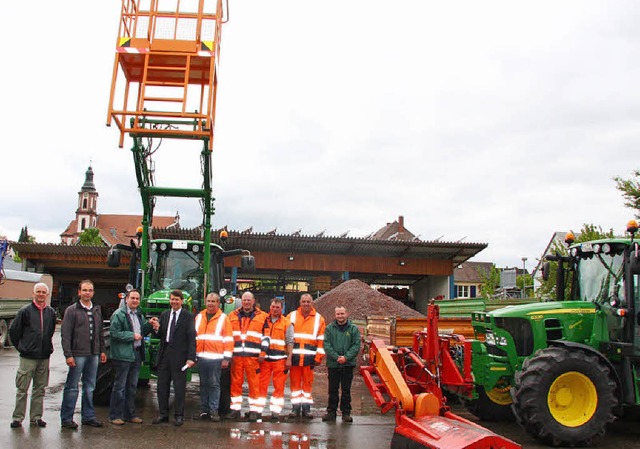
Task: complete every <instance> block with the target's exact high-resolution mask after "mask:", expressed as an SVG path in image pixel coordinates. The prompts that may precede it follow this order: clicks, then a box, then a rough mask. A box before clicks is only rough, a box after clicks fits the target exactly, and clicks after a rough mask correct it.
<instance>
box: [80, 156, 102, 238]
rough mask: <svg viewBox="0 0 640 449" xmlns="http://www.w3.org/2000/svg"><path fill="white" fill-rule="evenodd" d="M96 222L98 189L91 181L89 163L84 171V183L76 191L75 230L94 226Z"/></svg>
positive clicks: (91, 170) (91, 173)
mask: <svg viewBox="0 0 640 449" xmlns="http://www.w3.org/2000/svg"><path fill="white" fill-rule="evenodd" d="M97 222H98V191H97V190H96V186H95V184H94V183H93V168H91V165H89V168H88V169H87V171H86V173H85V179H84V184H83V185H82V188H81V189H80V191H79V192H78V209H77V210H76V224H77V229H76V230H75V231H76V232H82V231H84V230H85V229H87V228H95V227H96V223H97Z"/></svg>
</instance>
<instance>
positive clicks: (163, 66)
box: [107, 0, 226, 149]
mask: <svg viewBox="0 0 640 449" xmlns="http://www.w3.org/2000/svg"><path fill="white" fill-rule="evenodd" d="M225 13H226V8H223V0H122V9H121V13H120V26H119V30H118V39H117V41H116V54H115V61H114V67H113V77H112V82H111V93H110V97H109V111H108V116H107V126H110V125H111V123H113V122H115V124H116V125H117V126H118V129H119V130H120V140H119V146H120V147H122V146H123V144H124V136H125V134H128V133H132V134H134V135H138V136H149V137H154V136H158V137H182V138H194V139H203V138H208V141H209V149H211V148H212V146H213V130H214V125H215V102H216V88H217V63H218V58H219V56H220V36H221V28H222V23H223V15H225Z"/></svg>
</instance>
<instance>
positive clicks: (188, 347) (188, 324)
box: [156, 309, 196, 364]
mask: <svg viewBox="0 0 640 449" xmlns="http://www.w3.org/2000/svg"><path fill="white" fill-rule="evenodd" d="M170 318H171V309H169V310H165V311H164V312H162V314H161V315H160V328H159V329H158V332H157V333H156V335H157V336H158V338H159V339H160V350H159V352H158V363H159V362H160V360H162V358H163V357H164V355H165V354H166V350H167V347H169V346H171V348H172V349H174V350H176V353H177V354H179V356H178V359H179V360H178V363H180V364H184V363H185V362H186V361H187V360H191V361H194V362H195V361H196V326H195V318H194V317H193V315H192V314H191V313H189V312H188V311H187V310H186V309H182V311H181V312H180V316H179V317H178V322H177V323H176V330H175V332H176V333H175V335H174V336H173V338H172V339H171V340H172V342H171V343H167V342H166V337H167V332H168V329H169V320H170Z"/></svg>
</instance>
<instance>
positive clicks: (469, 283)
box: [453, 261, 493, 299]
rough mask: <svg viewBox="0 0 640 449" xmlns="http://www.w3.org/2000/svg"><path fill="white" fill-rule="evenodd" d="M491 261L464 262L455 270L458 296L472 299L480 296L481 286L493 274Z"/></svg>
mask: <svg viewBox="0 0 640 449" xmlns="http://www.w3.org/2000/svg"><path fill="white" fill-rule="evenodd" d="M492 267H493V263H491V262H469V261H467V262H464V263H463V264H462V265H459V266H458V267H456V268H455V269H454V270H453V282H454V285H455V292H456V296H455V297H456V298H459V299H472V298H477V297H479V296H480V286H482V284H483V283H484V279H486V278H487V277H489V275H490V274H491V268H492Z"/></svg>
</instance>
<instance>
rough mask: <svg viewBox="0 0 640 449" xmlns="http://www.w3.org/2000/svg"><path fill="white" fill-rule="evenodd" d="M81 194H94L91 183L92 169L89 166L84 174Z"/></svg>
mask: <svg viewBox="0 0 640 449" xmlns="http://www.w3.org/2000/svg"><path fill="white" fill-rule="evenodd" d="M80 190H81V191H82V192H95V191H96V186H95V184H94V183H93V168H92V167H91V165H89V168H87V171H86V172H85V174H84V184H83V185H82V189H80Z"/></svg>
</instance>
